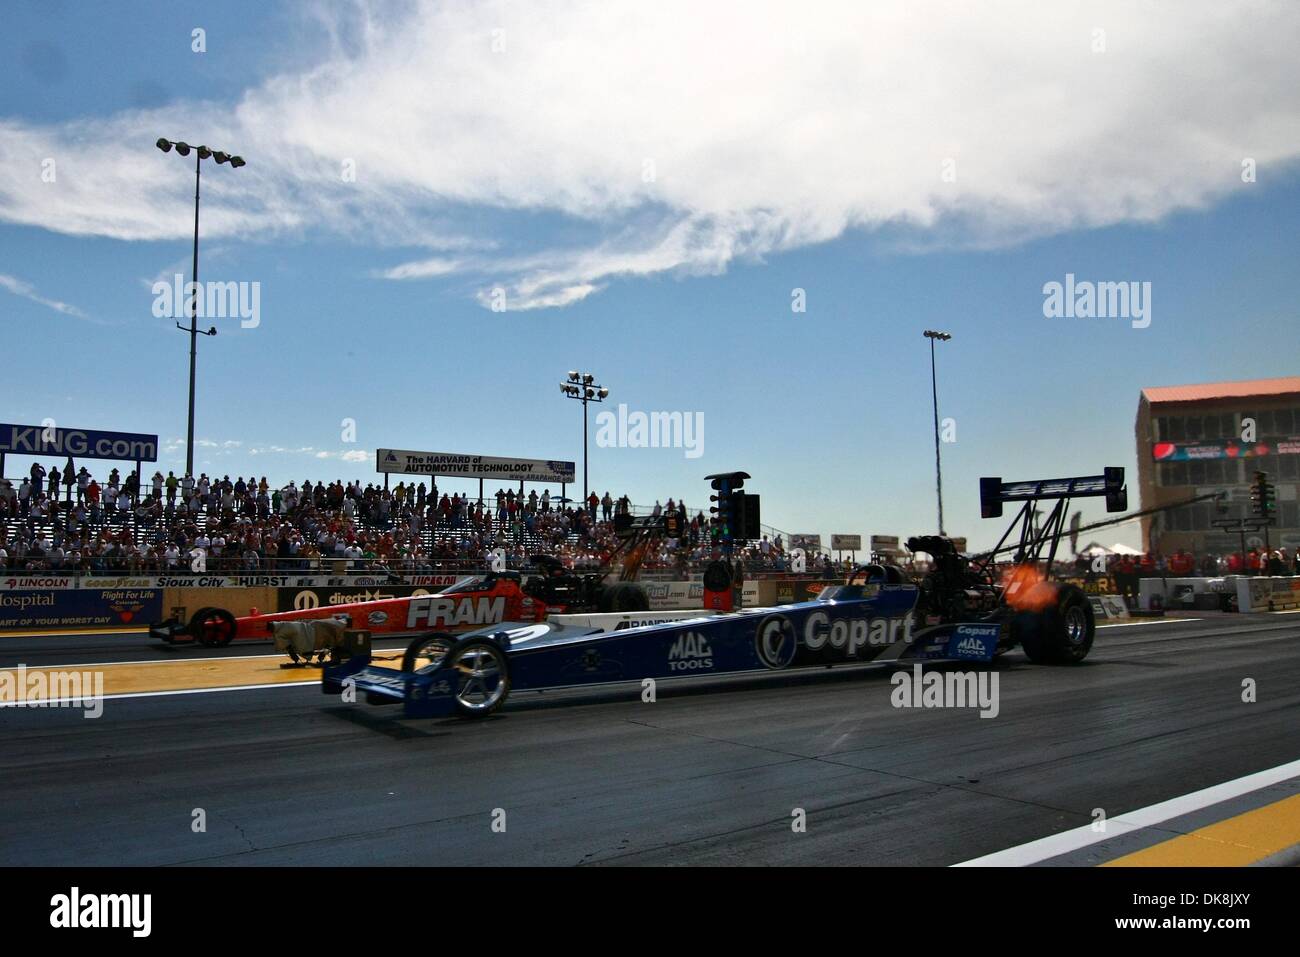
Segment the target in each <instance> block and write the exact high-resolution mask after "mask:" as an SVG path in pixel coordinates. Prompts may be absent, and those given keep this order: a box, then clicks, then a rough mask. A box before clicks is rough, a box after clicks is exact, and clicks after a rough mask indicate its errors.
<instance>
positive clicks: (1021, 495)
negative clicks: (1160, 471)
mask: <svg viewBox="0 0 1300 957" xmlns="http://www.w3.org/2000/svg"><path fill="white" fill-rule="evenodd" d="M1101 497H1105V499H1106V511H1108V512H1123V511H1126V510H1127V509H1128V486H1126V485H1125V484H1124V469H1123V467H1122V466H1108V467H1107V468H1106V469H1105V471H1104V472H1103V473H1102V474H1101V475H1082V476H1076V477H1074V478H1058V479H1040V480H1037V481H1027V482H1003V481H1002V479H1001V478H1000V477H994V478H987V477H986V478H981V479H980V517H981V518H998V517H1000V516H1001V515H1002V504H1003V503H1004V502H1033V501H1039V500H1042V499H1067V498H1101Z"/></svg>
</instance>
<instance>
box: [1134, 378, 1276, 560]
mask: <svg viewBox="0 0 1300 957" xmlns="http://www.w3.org/2000/svg"><path fill="white" fill-rule="evenodd" d="M1135 432H1136V436H1137V462H1138V489H1139V494H1140V496H1141V507H1142V508H1144V509H1145V508H1151V507H1152V506H1156V505H1167V504H1169V503H1171V502H1178V501H1183V500H1185V499H1188V498H1190V497H1192V496H1194V495H1201V494H1204V493H1207V492H1214V491H1218V490H1219V489H1223V490H1225V491H1226V492H1227V493H1228V511H1227V513H1226V514H1224V513H1221V512H1219V511H1218V510H1217V509H1216V508H1215V505H1214V503H1213V502H1206V503H1199V504H1197V505H1190V506H1187V507H1185V508H1179V509H1173V510H1171V511H1169V512H1163V513H1161V514H1159V515H1155V516H1152V517H1150V518H1145V519H1143V520H1142V540H1143V542H1144V544H1145V547H1147V548H1148V549H1158V550H1159V551H1161V552H1163V553H1164V554H1166V555H1168V554H1170V553H1171V552H1173V551H1174V550H1175V549H1178V548H1187V549H1190V550H1191V551H1193V552H1194V553H1195V554H1196V555H1197V556H1198V557H1199V556H1202V555H1205V554H1206V553H1207V552H1208V553H1211V554H1227V553H1229V552H1234V551H1238V550H1239V549H1240V547H1241V544H1240V542H1241V536H1240V535H1237V534H1229V533H1225V532H1223V531H1222V530H1220V529H1218V528H1216V527H1215V526H1214V525H1213V524H1211V523H1212V522H1213V521H1214V520H1215V519H1222V518H1238V517H1243V516H1248V515H1250V514H1251V512H1250V483H1251V482H1252V480H1253V479H1254V476H1255V472H1256V471H1257V470H1262V471H1264V472H1267V473H1268V480H1269V481H1270V482H1272V483H1273V484H1274V485H1275V486H1276V487H1277V499H1278V504H1277V519H1276V523H1275V524H1274V525H1273V526H1272V527H1271V528H1270V529H1269V539H1270V544H1271V545H1272V546H1273V547H1274V548H1277V547H1279V546H1281V547H1284V548H1286V549H1287V550H1288V552H1289V553H1293V552H1294V550H1295V549H1296V548H1297V547H1300V514H1297V500H1296V495H1297V485H1298V484H1300V376H1292V377H1287V378H1282V379H1254V380H1251V381H1249V382H1217V383H1213V384H1210V385H1182V386H1162V387H1159V388H1153V389H1143V390H1142V397H1141V399H1140V400H1139V402H1138V412H1137V423H1136V427H1135ZM1253 539H1258V540H1259V541H1260V543H1262V541H1263V533H1262V532H1261V533H1257V534H1248V535H1247V547H1251V545H1252V544H1254V543H1253V541H1252V540H1253Z"/></svg>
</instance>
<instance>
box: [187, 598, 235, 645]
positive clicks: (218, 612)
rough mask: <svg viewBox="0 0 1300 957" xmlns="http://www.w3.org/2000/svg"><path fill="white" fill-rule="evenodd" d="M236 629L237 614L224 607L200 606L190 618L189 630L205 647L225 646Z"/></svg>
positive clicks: (231, 638)
mask: <svg viewBox="0 0 1300 957" xmlns="http://www.w3.org/2000/svg"><path fill="white" fill-rule="evenodd" d="M236 629H237V626H236V624H235V616H234V615H232V614H231V613H230V612H228V611H226V609H224V608H200V609H199V610H198V611H196V612H195V613H194V615H193V616H192V617H191V618H190V625H189V632H190V634H191V635H193V636H194V640H195V641H197V642H198V643H199V644H200V645H202V646H203V647H204V648H224V647H225V646H226V645H228V644H230V643H231V642H232V641H234V640H235V631H236Z"/></svg>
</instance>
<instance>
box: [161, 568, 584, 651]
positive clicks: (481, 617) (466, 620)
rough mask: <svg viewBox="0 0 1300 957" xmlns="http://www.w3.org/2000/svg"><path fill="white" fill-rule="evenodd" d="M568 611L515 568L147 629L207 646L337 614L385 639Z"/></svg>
mask: <svg viewBox="0 0 1300 957" xmlns="http://www.w3.org/2000/svg"><path fill="white" fill-rule="evenodd" d="M566 610H568V609H567V608H566V607H565V606H563V605H548V604H547V603H546V602H545V601H542V600H541V599H539V598H534V597H533V596H531V595H529V594H527V593H526V592H525V590H524V586H523V584H522V582H521V579H520V575H519V573H518V572H499V573H490V574H487V575H479V576H475V577H473V578H470V579H467V580H466V581H463V582H459V583H457V584H455V585H453V586H452V587H450V588H447V589H445V590H443V591H440V592H438V593H437V594H433V595H410V596H406V597H402V598H385V599H380V600H378V601H359V602H349V603H347V604H341V605H324V606H321V607H317V608H308V609H303V610H301V611H282V612H274V613H271V614H250V615H245V616H242V617H238V618H237V617H235V616H234V615H232V614H231V613H230V612H229V611H226V610H225V609H223V608H200V609H199V610H198V611H196V612H195V613H194V614H193V615H192V616H191V618H190V620H189V622H188V623H184V624H182V623H181V622H178V621H176V620H174V619H173V620H170V621H166V622H162V623H161V624H158V625H155V626H153V627H152V628H150V629H149V634H150V635H152V636H153V637H155V638H161V639H163V640H164V641H166V642H168V643H170V644H188V643H190V642H198V643H199V644H201V645H206V646H208V647H220V646H222V645H228V644H230V643H231V642H232V641H269V640H270V639H271V637H272V633H273V631H274V628H273V626H274V625H275V623H276V622H278V621H311V620H314V619H321V618H339V619H346V620H348V621H349V622H350V627H352V628H357V629H364V630H366V631H369V632H371V634H372V635H373V636H374V637H377V638H386V637H395V636H403V635H414V634H420V633H422V632H426V631H447V632H460V631H471V630H473V629H475V628H482V627H484V626H485V625H493V624H498V623H500V622H505V621H511V622H515V621H519V622H537V621H542V620H544V619H545V618H546V616H547V615H548V614H556V613H559V612H563V611H566Z"/></svg>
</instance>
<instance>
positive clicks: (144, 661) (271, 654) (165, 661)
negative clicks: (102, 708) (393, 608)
mask: <svg viewBox="0 0 1300 957" xmlns="http://www.w3.org/2000/svg"><path fill="white" fill-rule="evenodd" d="M372 647H373V645H372ZM401 647H402V646H401V645H394V646H393V647H390V648H379V647H375V650H376V651H397V650H398V649H400V648H401ZM375 657H376V658H378V657H379V656H378V655H376V656H375ZM254 658H284V659H285V660H286V661H288V659H289V656H288V655H287V654H285V653H284V652H282V651H268V652H267V653H266V654H262V655H213V656H208V657H205V658H197V657H196V658H191V657H189V656H188V655H185V656H183V657H180V658H138V659H136V660H134V661H92V662H85V663H82V664H77V665H63V664H59V665H27V666H26V667H27V670H28V671H73V670H75V669H77V668H111V667H116V666H118V665H176V664H187V663H188V662H191V661H250V660H252V659H254ZM384 660H385V661H393V660H396V659H392V658H385V659H384ZM22 664H23V663H22V662H19V664H17V665H0V671H13V670H14V669H15V668H18V667H19V666H20V665H22Z"/></svg>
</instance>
